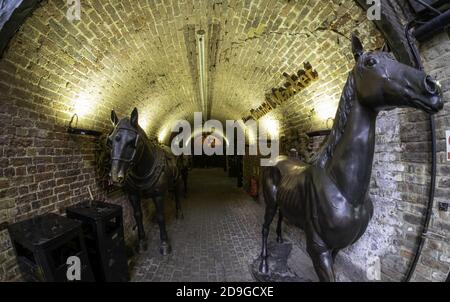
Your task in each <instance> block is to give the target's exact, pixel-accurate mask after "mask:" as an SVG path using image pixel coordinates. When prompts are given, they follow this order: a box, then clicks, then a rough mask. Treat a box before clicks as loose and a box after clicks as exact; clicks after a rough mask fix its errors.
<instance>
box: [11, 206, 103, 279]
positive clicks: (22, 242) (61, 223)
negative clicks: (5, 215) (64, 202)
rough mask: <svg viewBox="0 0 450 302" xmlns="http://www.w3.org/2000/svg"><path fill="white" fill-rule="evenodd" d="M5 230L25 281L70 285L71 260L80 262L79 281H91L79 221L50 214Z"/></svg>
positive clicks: (91, 274) (89, 267)
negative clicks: (68, 273) (68, 262)
mask: <svg viewBox="0 0 450 302" xmlns="http://www.w3.org/2000/svg"><path fill="white" fill-rule="evenodd" d="M8 230H9V234H10V237H11V241H12V244H13V247H14V250H15V252H16V256H17V261H18V264H19V268H20V270H21V273H22V277H23V278H24V279H25V280H26V281H48V282H66V281H69V280H68V278H67V272H68V264H67V260H68V258H69V257H71V256H77V257H78V258H79V259H80V267H79V270H80V273H81V274H80V277H81V279H80V281H85V282H87V281H94V275H93V273H92V270H91V266H90V262H89V258H88V255H87V251H86V246H85V244H84V240H83V232H82V229H81V223H80V222H79V221H76V220H72V219H68V218H65V217H62V216H59V215H57V214H53V213H52V214H46V215H41V216H37V217H34V218H32V219H29V220H25V221H21V222H17V223H14V224H11V225H9V227H8ZM70 281H72V280H70ZM74 281H75V280H74Z"/></svg>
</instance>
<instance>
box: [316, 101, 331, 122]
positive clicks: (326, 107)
mask: <svg viewBox="0 0 450 302" xmlns="http://www.w3.org/2000/svg"><path fill="white" fill-rule="evenodd" d="M315 111H316V113H317V117H318V118H319V119H320V120H321V121H328V120H329V119H333V118H334V115H335V114H336V107H335V106H333V105H332V104H330V102H329V101H326V102H322V103H319V104H318V105H317V106H316V107H315Z"/></svg>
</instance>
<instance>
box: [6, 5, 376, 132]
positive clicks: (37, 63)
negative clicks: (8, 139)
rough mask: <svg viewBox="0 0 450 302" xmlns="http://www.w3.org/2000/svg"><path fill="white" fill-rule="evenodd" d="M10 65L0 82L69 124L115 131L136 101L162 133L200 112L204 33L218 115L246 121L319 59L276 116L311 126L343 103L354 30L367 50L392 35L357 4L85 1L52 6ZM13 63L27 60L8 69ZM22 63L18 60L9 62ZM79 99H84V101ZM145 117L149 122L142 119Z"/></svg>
mask: <svg viewBox="0 0 450 302" xmlns="http://www.w3.org/2000/svg"><path fill="white" fill-rule="evenodd" d="M42 3H43V4H42V5H41V7H39V8H38V9H37V10H36V11H35V12H34V13H33V15H32V16H31V17H30V18H28V19H27V20H26V22H25V24H24V25H23V26H22V27H21V29H20V31H19V32H18V34H17V35H16V36H15V37H14V38H13V40H12V41H11V43H10V46H9V49H8V50H7V51H6V53H5V54H4V57H3V59H2V60H1V61H0V64H1V66H0V67H1V69H2V70H3V72H2V79H3V80H2V81H7V82H10V83H12V84H13V85H14V86H15V87H17V88H19V89H23V90H26V91H31V92H32V95H33V102H34V103H35V104H36V105H38V106H45V108H46V109H47V110H54V111H56V112H57V116H58V118H60V119H61V120H66V121H67V120H68V119H70V116H71V115H72V114H73V112H74V111H75V109H74V108H76V109H77V110H79V109H80V108H79V107H81V108H82V110H85V109H87V110H85V111H86V116H82V117H81V118H80V123H81V124H82V125H88V126H90V127H95V128H105V127H107V126H108V123H109V111H110V109H112V108H114V109H116V110H117V111H118V113H119V116H123V115H124V114H128V113H129V112H131V110H132V108H133V107H134V106H137V107H138V109H139V110H140V113H141V121H142V123H141V124H143V126H146V130H147V131H148V132H149V133H152V134H157V133H158V131H160V130H161V129H162V128H164V127H167V126H168V125H169V124H170V122H171V121H173V120H175V119H179V118H192V113H193V112H194V111H200V110H201V102H200V99H199V89H198V72H197V55H196V51H197V50H196V44H195V32H196V31H197V30H199V29H203V30H205V31H206V33H207V46H208V47H207V63H208V69H209V70H208V88H209V95H210V102H211V106H210V107H211V117H212V118H217V119H227V118H228V119H239V118H242V117H244V116H246V115H248V112H249V110H250V109H251V108H255V107H258V106H259V105H260V104H261V103H262V102H263V101H264V94H265V93H266V92H267V91H269V90H270V89H271V88H272V87H278V86H280V85H281V84H282V83H283V82H284V77H283V76H282V73H283V72H287V73H289V74H291V73H294V72H296V71H297V70H298V69H299V68H301V67H302V66H303V62H305V61H309V62H311V64H312V65H313V67H314V68H316V69H317V71H318V72H319V75H320V80H319V81H317V82H316V83H314V84H313V85H312V86H311V87H309V88H308V89H306V90H305V91H304V92H301V93H299V94H298V95H296V96H295V97H294V98H292V99H291V100H289V101H288V102H287V103H286V104H285V105H283V106H282V107H281V109H277V110H276V111H277V112H275V113H274V115H275V116H279V117H280V118H284V120H283V122H286V123H290V124H293V123H294V124H296V125H297V124H298V125H301V124H302V121H303V120H305V118H306V117H307V116H308V113H309V112H310V110H311V109H312V108H314V107H315V106H326V107H333V106H334V107H335V106H336V102H337V101H338V99H339V95H340V92H341V89H342V86H343V84H344V81H345V78H346V74H347V72H348V70H349V69H350V67H351V66H352V56H351V53H350V45H349V40H348V37H349V36H350V33H351V32H352V31H356V32H358V33H359V34H360V36H361V38H362V39H363V40H364V42H365V44H366V46H367V47H368V48H376V47H380V46H381V44H382V38H381V36H380V35H379V33H378V32H377V30H376V29H375V28H374V26H373V24H372V22H371V21H369V20H368V19H367V18H366V16H365V13H364V12H363V11H362V10H361V9H360V8H359V7H357V6H356V4H355V3H354V1H352V0H340V1H316V0H302V1H301V0H298V1H294V0H292V1H288V0H259V1H257V0H252V1H241V0H235V1H234V0H228V1H227V0H220V1H219V0H214V1H213V0H203V1H192V0H184V1H175V0H170V1H169V0H164V1H138V0H132V1H131V0H120V1H119V0H111V1H103V0H84V1H81V5H82V11H81V21H74V22H70V21H68V20H67V19H66V17H65V16H66V10H67V6H66V2H65V1H56V0H49V1H44V2H42ZM11 62H15V63H17V62H18V63H19V65H20V68H18V69H17V70H10V73H9V74H6V73H8V66H9V67H11V66H12V65H13V64H11ZM11 68H12V67H11ZM77 103H81V105H80V104H78V105H77ZM144 120H145V121H144Z"/></svg>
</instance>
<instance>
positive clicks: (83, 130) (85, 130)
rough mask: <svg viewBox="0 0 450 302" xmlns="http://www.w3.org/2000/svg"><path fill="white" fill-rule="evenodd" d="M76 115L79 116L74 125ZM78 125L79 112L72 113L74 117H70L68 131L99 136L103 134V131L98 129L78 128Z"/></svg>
mask: <svg viewBox="0 0 450 302" xmlns="http://www.w3.org/2000/svg"><path fill="white" fill-rule="evenodd" d="M75 117H76V118H77V121H76V124H75V127H72V123H73V120H74V118H75ZM77 125H78V114H76V113H75V114H74V115H72V118H71V119H70V122H69V126H68V127H67V132H68V133H70V134H78V135H91V136H97V137H98V136H101V135H102V134H103V133H102V132H100V131H96V130H89V129H82V128H77V127H76V126H77Z"/></svg>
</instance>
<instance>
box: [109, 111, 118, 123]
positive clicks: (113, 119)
mask: <svg viewBox="0 0 450 302" xmlns="http://www.w3.org/2000/svg"><path fill="white" fill-rule="evenodd" d="M111 122H112V124H113V125H114V126H115V125H117V124H118V123H119V118H118V117H117V114H116V112H115V111H114V110H111Z"/></svg>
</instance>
